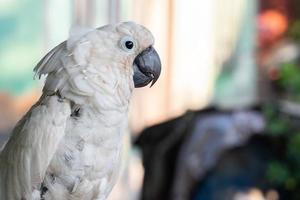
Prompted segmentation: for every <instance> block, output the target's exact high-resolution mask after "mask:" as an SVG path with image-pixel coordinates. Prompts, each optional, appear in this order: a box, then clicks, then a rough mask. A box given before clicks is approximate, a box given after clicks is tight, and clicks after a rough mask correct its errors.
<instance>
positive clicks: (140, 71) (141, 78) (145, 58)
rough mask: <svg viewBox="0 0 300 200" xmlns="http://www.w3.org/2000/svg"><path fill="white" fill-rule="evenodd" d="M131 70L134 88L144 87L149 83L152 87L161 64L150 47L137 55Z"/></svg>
mask: <svg viewBox="0 0 300 200" xmlns="http://www.w3.org/2000/svg"><path fill="white" fill-rule="evenodd" d="M133 69H134V75H133V81H134V86H135V87H136V88H138V87H144V86H146V85H148V84H149V83H150V82H152V83H151V86H150V87H152V86H153V85H154V83H155V82H156V81H157V79H158V77H159V75H160V71H161V62H160V58H159V56H158V54H157V52H156V51H155V49H154V48H153V47H152V46H150V47H148V48H147V49H145V50H144V51H142V52H141V53H140V54H139V55H137V57H136V58H135V60H134V62H133Z"/></svg>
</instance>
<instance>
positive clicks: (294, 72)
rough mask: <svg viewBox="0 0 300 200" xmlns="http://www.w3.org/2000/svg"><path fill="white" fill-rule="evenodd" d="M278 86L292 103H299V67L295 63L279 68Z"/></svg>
mask: <svg viewBox="0 0 300 200" xmlns="http://www.w3.org/2000/svg"><path fill="white" fill-rule="evenodd" d="M278 85H279V86H280V87H281V89H283V90H284V91H285V93H286V94H287V95H288V96H287V97H290V98H293V99H292V100H293V101H296V102H300V67H299V66H298V65H297V64H296V63H285V64H283V65H282V66H281V70H280V78H279V80H278Z"/></svg>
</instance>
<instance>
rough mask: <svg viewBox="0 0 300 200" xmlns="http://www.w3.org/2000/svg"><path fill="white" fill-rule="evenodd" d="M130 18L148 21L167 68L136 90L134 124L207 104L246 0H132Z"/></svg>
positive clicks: (234, 39) (232, 43)
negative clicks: (152, 82) (151, 84)
mask: <svg viewBox="0 0 300 200" xmlns="http://www.w3.org/2000/svg"><path fill="white" fill-rule="evenodd" d="M131 2H133V3H132V5H133V16H132V19H133V20H135V21H137V22H139V23H141V24H144V25H145V26H147V27H148V28H149V29H150V30H151V31H152V32H153V34H154V36H155V38H156V45H155V47H156V48H157V49H158V52H159V54H160V55H161V58H162V64H163V66H162V67H163V70H162V75H161V78H160V79H159V81H158V83H157V84H156V85H155V86H154V87H153V88H151V89H142V90H136V91H135V96H134V99H133V102H134V103H133V104H132V105H134V108H132V115H131V127H132V128H133V129H134V130H140V129H141V128H143V127H145V126H149V125H151V124H154V123H157V122H159V121H162V120H164V119H167V118H170V117H174V116H176V115H179V114H181V113H183V112H185V111H186V110H187V109H197V108H201V107H203V106H205V105H207V104H209V102H210V99H211V97H212V91H213V88H214V81H215V79H216V76H217V75H218V72H219V71H220V66H221V65H222V63H223V62H224V60H226V59H227V58H228V57H229V56H230V55H231V53H232V51H233V49H234V48H235V46H236V42H237V36H238V34H239V30H240V27H241V23H242V20H241V19H242V16H243V12H244V8H245V6H246V4H245V2H246V0H228V1H222V0H211V1H193V0H186V1H183V0H148V1H140V0H131Z"/></svg>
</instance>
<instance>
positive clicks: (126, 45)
mask: <svg viewBox="0 0 300 200" xmlns="http://www.w3.org/2000/svg"><path fill="white" fill-rule="evenodd" d="M120 45H121V48H122V49H123V50H124V51H126V52H129V53H131V52H134V50H135V46H136V42H135V40H134V39H133V38H132V37H130V36H125V37H123V38H122V39H121V41H120Z"/></svg>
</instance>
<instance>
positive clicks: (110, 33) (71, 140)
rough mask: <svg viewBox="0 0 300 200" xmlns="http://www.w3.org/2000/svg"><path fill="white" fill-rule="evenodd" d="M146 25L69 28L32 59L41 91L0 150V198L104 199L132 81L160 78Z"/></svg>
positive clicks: (117, 155)
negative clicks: (38, 57)
mask: <svg viewBox="0 0 300 200" xmlns="http://www.w3.org/2000/svg"><path fill="white" fill-rule="evenodd" d="M153 43H154V39H153V36H152V34H151V33H150V31H149V30H147V29H146V28H145V27H143V26H141V25H138V24H136V23H134V22H125V23H120V24H117V25H107V26H103V27H101V28H98V29H86V28H79V27H77V28H74V29H73V30H71V33H70V37H69V39H68V40H67V41H65V42H63V43H61V44H60V45H58V46H57V47H55V48H54V49H53V50H51V51H50V52H49V53H48V54H47V55H46V56H45V57H44V58H43V59H42V60H41V61H40V62H39V63H38V64H37V66H36V67H35V69H34V71H35V72H36V75H38V76H41V75H44V74H45V75H47V78H46V82H45V86H44V88H43V94H42V96H41V97H40V99H39V101H38V102H37V103H36V104H35V105H34V106H33V107H32V108H31V109H30V110H29V111H28V113H27V114H26V115H25V116H24V117H23V118H22V119H21V120H20V121H19V122H18V124H17V125H16V127H15V128H14V129H13V132H12V135H11V137H10V139H9V141H8V142H7V144H6V145H5V147H4V149H3V151H2V152H1V155H0V199H1V200H37V199H39V200H94V199H97V200H104V199H106V198H107V196H108V194H109V193H110V191H111V190H112V188H113V186H114V184H115V182H116V178H117V176H118V172H119V169H120V155H121V149H122V134H123V133H124V132H125V129H126V125H127V114H128V104H129V101H130V98H131V93H132V90H133V88H134V87H142V86H146V85H148V84H149V83H151V82H152V84H154V83H155V81H156V80H157V79H158V77H159V75H160V70H161V63H160V59H159V56H158V54H157V52H156V51H155V50H154V48H153V47H152V46H153Z"/></svg>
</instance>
